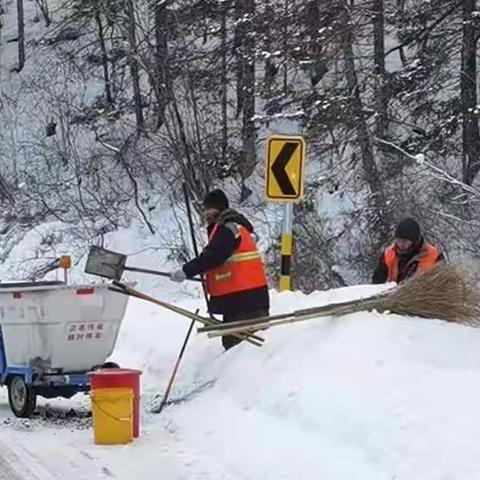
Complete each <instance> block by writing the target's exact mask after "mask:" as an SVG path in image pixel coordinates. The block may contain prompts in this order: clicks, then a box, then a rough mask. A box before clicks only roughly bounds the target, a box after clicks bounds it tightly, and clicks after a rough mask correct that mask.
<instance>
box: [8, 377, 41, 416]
mask: <svg viewBox="0 0 480 480" xmlns="http://www.w3.org/2000/svg"><path fill="white" fill-rule="evenodd" d="M8 403H9V404H10V408H11V409H12V412H13V413H14V414H15V416H16V417H19V418H30V417H31V416H32V414H33V412H34V410H35V407H36V405H37V395H36V394H35V392H34V391H33V389H32V387H31V386H30V385H27V384H26V383H25V378H23V377H22V376H20V375H16V376H14V377H12V378H11V379H10V382H9V383H8Z"/></svg>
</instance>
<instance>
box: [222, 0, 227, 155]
mask: <svg viewBox="0 0 480 480" xmlns="http://www.w3.org/2000/svg"><path fill="white" fill-rule="evenodd" d="M226 5H227V4H226V2H224V6H223V8H222V12H221V24H220V41H221V53H220V54H221V57H222V73H221V82H222V90H221V100H220V105H221V110H222V160H223V161H225V159H226V157H227V151H228V62H227V54H228V50H227V41H228V39H227V6H226Z"/></svg>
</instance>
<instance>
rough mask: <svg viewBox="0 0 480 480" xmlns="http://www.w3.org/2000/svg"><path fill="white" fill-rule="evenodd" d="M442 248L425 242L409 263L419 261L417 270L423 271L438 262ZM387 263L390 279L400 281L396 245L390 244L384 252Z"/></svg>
mask: <svg viewBox="0 0 480 480" xmlns="http://www.w3.org/2000/svg"><path fill="white" fill-rule="evenodd" d="M439 254H440V250H439V249H438V247H436V246H435V245H432V244H431V243H425V244H424V246H423V248H422V249H421V250H420V252H419V253H418V254H417V255H415V256H414V257H413V258H412V259H411V260H410V261H409V262H408V263H409V264H411V263H413V262H416V261H418V268H417V272H418V273H420V272H423V271H425V270H427V269H428V268H431V267H433V266H434V265H435V264H436V263H437V258H438V255H439ZM383 258H384V260H385V264H386V265H387V268H388V281H389V282H398V254H397V252H396V250H395V245H390V246H389V247H388V248H387V249H386V250H385V253H384V257H383Z"/></svg>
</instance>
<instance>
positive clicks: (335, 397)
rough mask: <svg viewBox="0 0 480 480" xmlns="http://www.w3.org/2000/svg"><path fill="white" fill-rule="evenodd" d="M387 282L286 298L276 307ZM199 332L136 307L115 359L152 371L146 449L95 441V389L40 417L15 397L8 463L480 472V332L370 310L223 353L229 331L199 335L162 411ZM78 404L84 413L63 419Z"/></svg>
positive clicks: (167, 472)
mask: <svg viewBox="0 0 480 480" xmlns="http://www.w3.org/2000/svg"><path fill="white" fill-rule="evenodd" d="M169 290H170V288H169ZM377 290H378V287H370V286H365V287H353V288H347V289H340V290H335V291H328V292H321V293H314V294H311V295H309V296H305V295H302V294H300V293H287V294H282V295H280V294H275V293H274V294H273V302H274V310H275V311H276V312H278V311H289V310H291V309H293V308H302V307H308V306H313V305H320V304H323V303H325V302H330V301H341V300H346V299H350V298H358V297H360V296H364V295H369V294H371V293H373V292H375V291H377ZM157 293H158V295H159V296H161V297H164V296H165V292H163V294H162V291H161V289H159V290H158V292H157ZM172 293H173V292H172ZM197 305H198V306H200V304H199V303H198V302H197V301H196V300H194V299H190V300H188V299H185V300H184V301H183V302H182V306H184V307H186V308H189V309H190V310H193V309H195V308H196V307H197ZM187 328H188V321H186V320H185V319H182V318H179V317H177V316H175V315H172V314H170V313H167V312H165V311H162V310H161V309H159V308H157V307H155V306H152V305H150V304H147V303H141V302H140V301H137V300H131V302H130V304H129V308H128V312H127V317H126V319H125V323H124V325H123V328H122V333H121V336H120V339H119V344H118V347H117V349H116V352H115V354H114V356H113V359H115V360H119V361H120V362H121V363H122V364H123V365H126V366H129V367H139V368H141V369H143V370H144V375H143V377H142V380H143V426H142V427H143V434H142V437H141V438H140V439H139V440H138V441H137V442H136V443H135V444H134V445H132V446H127V447H111V448H105V447H95V446H94V445H93V442H92V432H91V430H90V429H89V428H88V427H89V419H88V418H87V417H85V414H86V409H87V407H88V401H87V399H86V398H84V397H81V396H80V397H78V396H77V397H76V398H75V399H73V400H72V401H70V402H63V401H62V402H58V401H52V402H49V404H50V408H49V409H47V410H45V401H43V402H42V403H41V406H40V410H39V412H40V413H39V416H37V418H35V419H33V420H31V421H20V420H16V419H13V418H12V417H11V414H10V413H9V411H8V406H7V403H6V399H5V393H4V392H2V400H1V403H0V412H1V420H0V421H1V422H2V424H3V425H2V428H1V430H0V445H1V447H2V452H10V454H7V455H6V457H5V458H6V459H7V461H10V462H12V463H15V462H18V461H19V458H27V459H28V462H22V463H23V466H22V469H24V470H22V469H19V470H18V473H20V475H21V472H23V471H25V472H29V473H23V476H22V477H21V478H23V479H30V478H31V479H39V480H50V479H52V478H58V479H65V478H69V479H72V480H80V479H92V478H94V479H108V478H116V479H121V480H123V479H124V480H131V479H132V478H137V479H139V480H140V479H142V480H143V479H145V480H148V479H151V478H153V477H152V476H157V475H160V476H161V477H162V478H166V479H168V480H177V479H205V480H209V479H212V480H213V479H215V480H217V479H226V480H227V479H228V480H237V479H238V480H239V479H248V480H250V479H251V480H257V479H262V480H264V479H265V480H269V479H271V480H278V479H291V480H294V479H295V480H297V479H298V480H313V479H317V478H322V479H325V480H351V479H353V478H354V479H356V480H377V479H378V480H392V479H396V480H412V479H418V480H440V479H455V480H472V479H476V478H480V460H479V457H478V446H477V439H478V437H479V435H480V421H479V420H478V405H479V402H480V389H478V388H477V387H476V386H475V385H477V384H479V382H480V351H479V349H478V342H479V341H480V331H478V330H472V329H469V328H466V327H460V326H455V325H450V324H446V323H443V322H437V321H427V320H424V319H417V318H401V317H398V316H393V315H391V316H389V315H379V314H375V313H363V314H356V315H351V316H347V317H342V318H325V319H317V320H312V321H309V322H306V323H304V324H299V325H295V326H285V327H278V328H275V329H272V330H270V331H267V332H264V334H265V338H266V340H267V341H266V343H265V345H264V346H263V347H262V348H261V349H257V348H255V347H252V346H250V345H246V344H245V345H241V346H239V347H238V348H237V347H236V348H235V349H233V350H230V351H229V352H228V353H222V352H223V349H222V348H221V346H220V344H219V341H218V340H209V339H207V338H206V337H205V336H201V335H195V336H194V337H193V338H192V342H191V344H190V345H189V347H188V349H187V352H186V355H185V357H184V361H183V364H182V367H181V369H180V373H179V377H178V381H177V384H176V386H175V388H174V390H173V392H172V398H173V399H176V400H177V401H178V402H177V403H176V404H175V405H171V406H169V407H168V408H166V409H165V410H164V411H163V412H162V413H161V414H160V415H153V414H150V413H149V408H150V406H151V405H152V403H155V402H154V398H155V395H156V394H162V393H163V391H164V388H165V386H166V383H167V380H168V376H169V374H170V372H171V369H172V368H173V363H174V361H175V359H176V356H177V353H178V350H179V348H180V345H181V342H182V340H183V337H184V334H185V332H186V330H187ZM72 406H73V407H74V408H75V410H76V414H75V415H72V416H70V417H67V419H64V420H59V419H58V417H61V416H62V415H63V414H62V413H61V412H62V411H64V412H66V411H68V410H69V409H70V407H72ZM5 468H6V467H5ZM7 471H8V470H7ZM0 478H2V476H1V474H0ZM9 478H12V477H9ZM13 478H15V477H13Z"/></svg>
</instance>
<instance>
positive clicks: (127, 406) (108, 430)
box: [90, 388, 133, 445]
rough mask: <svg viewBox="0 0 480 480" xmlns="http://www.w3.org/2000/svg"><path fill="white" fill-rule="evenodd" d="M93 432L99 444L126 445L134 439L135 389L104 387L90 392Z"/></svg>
mask: <svg viewBox="0 0 480 480" xmlns="http://www.w3.org/2000/svg"><path fill="white" fill-rule="evenodd" d="M90 398H91V399H92V414H93V433H94V437H95V443H96V444H97V445H124V444H126V443H131V442H132V441H133V391H132V390H131V389H130V388H102V389H100V390H94V391H92V392H90Z"/></svg>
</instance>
